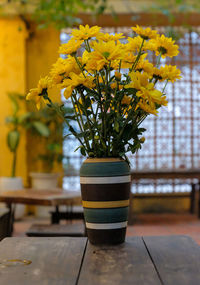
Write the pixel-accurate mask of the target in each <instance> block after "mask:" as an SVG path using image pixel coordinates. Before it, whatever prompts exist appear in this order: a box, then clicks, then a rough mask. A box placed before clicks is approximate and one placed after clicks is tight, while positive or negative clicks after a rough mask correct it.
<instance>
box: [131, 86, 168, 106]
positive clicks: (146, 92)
mask: <svg viewBox="0 0 200 285" xmlns="http://www.w3.org/2000/svg"><path fill="white" fill-rule="evenodd" d="M136 95H137V96H138V97H141V98H142V99H144V100H147V101H148V102H149V103H150V104H151V103H156V104H159V105H163V106H167V103H168V102H167V100H166V96H163V93H162V92H161V91H159V90H157V89H155V88H154V84H153V83H149V84H148V85H147V86H146V87H141V89H140V90H139V91H138V92H137V93H136Z"/></svg>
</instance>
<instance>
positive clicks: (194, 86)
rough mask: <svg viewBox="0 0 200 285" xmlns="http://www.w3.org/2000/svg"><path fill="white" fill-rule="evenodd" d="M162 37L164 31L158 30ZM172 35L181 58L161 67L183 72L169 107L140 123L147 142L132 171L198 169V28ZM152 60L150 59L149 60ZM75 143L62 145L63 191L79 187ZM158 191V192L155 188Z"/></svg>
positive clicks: (171, 90)
mask: <svg viewBox="0 0 200 285" xmlns="http://www.w3.org/2000/svg"><path fill="white" fill-rule="evenodd" d="M104 30H105V31H106V32H110V33H112V32H124V33H126V34H127V32H128V31H130V28H126V27H124V28H122V27H120V28H117V29H115V28H112V29H111V28H108V29H106V28H104ZM159 30H160V31H161V32H162V33H166V31H168V28H167V27H163V28H159ZM173 32H174V33H178V35H181V38H180V39H179V41H178V44H179V47H180V48H179V49H180V54H179V55H178V56H177V57H176V58H175V59H173V60H171V61H170V60H168V61H167V62H165V61H164V60H163V63H168V64H169V63H173V64H175V65H177V67H178V68H180V69H181V71H182V80H180V81H178V82H176V83H175V84H173V86H172V84H168V87H167V89H166V93H167V98H168V101H169V104H168V107H164V108H163V109H162V110H160V114H159V116H158V117H155V116H153V115H151V116H149V117H148V118H147V119H146V120H145V121H144V123H143V127H144V128H146V129H147V131H146V133H145V138H146V141H145V143H144V145H143V148H142V150H140V151H139V152H138V153H137V154H136V155H134V156H130V160H131V166H132V169H140V170H141V169H160V168H165V169H177V168H186V169H190V168H199V167H200V28H195V30H194V29H190V30H187V29H183V28H180V27H179V28H173ZM69 33H70V31H65V32H63V33H62V34H61V41H62V42H66V41H67V40H68V39H69V36H68V34H69ZM152 60H153V58H152ZM76 145H78V143H77V142H76V140H75V139H73V138H72V137H70V138H68V139H67V140H66V141H65V142H64V154H65V155H66V156H67V157H68V158H67V159H66V160H65V161H64V166H65V167H66V175H67V176H68V177H67V178H66V179H65V181H64V187H66V188H71V186H70V185H71V184H73V187H74V186H75V185H76V188H78V187H79V180H78V177H76V176H77V175H78V171H79V168H80V165H81V163H82V161H83V158H82V157H81V156H80V154H79V153H74V152H73V150H74V149H75V147H76ZM69 176H70V177H69ZM187 186H188V185H185V186H184V185H183V188H182V190H181V188H180V186H179V188H178V189H179V190H177V189H175V188H174V187H175V186H173V185H172V184H171V186H169V185H167V186H166V185H165V186H164V187H166V189H161V188H160V187H159V189H158V186H155V184H154V186H153V188H152V186H149V187H150V188H148V187H147V188H146V190H145V189H144V187H143V186H141V187H142V188H140V189H139V188H138V189H137V191H140V192H141V191H143V190H144V191H145V192H149V191H150V192H152V191H159V192H160V191H161V192H162V191H163V192H166V191H187V190H188V191H189V190H190V188H187ZM156 187H157V188H156Z"/></svg>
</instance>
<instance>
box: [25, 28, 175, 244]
mask: <svg viewBox="0 0 200 285" xmlns="http://www.w3.org/2000/svg"><path fill="white" fill-rule="evenodd" d="M132 30H133V32H134V34H133V36H132V37H128V38H125V36H124V35H123V34H122V33H120V34H114V35H111V34H108V33H102V32H101V28H100V27H98V26H94V27H91V28H90V27H89V26H88V25H86V26H80V28H79V29H74V30H72V34H71V39H70V40H69V41H68V43H65V44H62V45H61V46H60V48H59V53H60V54H62V55H64V57H63V58H61V57H59V58H58V60H57V62H56V63H55V64H54V65H53V66H52V68H51V70H50V73H49V75H48V76H46V77H45V78H41V79H40V80H39V83H38V86H37V88H34V89H31V90H30V92H29V94H28V95H27V99H33V100H35V102H36V105H37V107H38V108H40V106H41V102H42V101H43V102H44V103H45V104H47V105H48V106H49V107H50V108H55V109H56V110H57V112H58V114H59V115H60V116H62V117H63V119H64V120H65V122H66V124H67V126H68V128H69V132H70V134H72V135H74V136H75V137H76V138H77V139H78V141H79V143H80V145H79V147H78V148H80V151H81V154H82V155H84V156H87V159H86V160H85V162H84V163H83V165H82V167H81V172H80V175H81V191H82V198H83V207H84V215H85V221H86V228H87V234H88V236H89V239H90V241H91V242H93V243H120V242H123V241H124V237H125V231H126V224H127V211H128V204H129V190H130V172H129V161H128V157H127V153H128V152H130V153H132V154H134V153H135V152H136V151H137V150H138V149H140V148H141V145H142V144H143V143H144V140H145V139H144V137H143V136H142V134H143V132H144V131H145V129H144V128H142V127H141V123H142V122H143V121H144V119H145V118H146V117H147V116H148V115H149V114H153V115H156V116H157V114H158V110H159V109H160V108H161V107H162V106H166V105H167V99H166V94H165V88H166V85H167V83H168V82H169V81H170V82H174V81H175V80H177V79H180V70H179V69H177V68H176V66H172V65H161V64H160V60H161V58H165V57H167V56H169V57H173V56H176V55H177V54H178V46H177V45H176V44H175V43H174V41H173V40H172V39H171V38H167V37H165V36H164V35H159V34H158V33H157V31H156V30H151V29H150V28H146V29H143V28H141V27H139V26H136V27H133V28H132ZM149 53H153V54H155V56H156V57H157V60H156V63H155V64H153V63H152V62H150V61H149V60H148V56H149ZM158 82H163V83H162V84H159V86H162V88H161V89H159V86H157V85H158V84H157V83H158ZM52 86H57V87H58V89H60V90H64V96H65V98H66V99H67V100H71V103H72V105H73V110H74V113H73V114H69V115H68V114H66V113H65V112H63V109H62V106H60V107H58V105H55V104H54V103H53V102H52V100H51V98H50V97H49V95H48V90H49V88H51V87H52ZM72 120H75V121H76V122H77V123H78V128H74V127H73V126H72V125H71V122H72Z"/></svg>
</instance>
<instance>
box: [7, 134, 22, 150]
mask: <svg viewBox="0 0 200 285" xmlns="http://www.w3.org/2000/svg"><path fill="white" fill-rule="evenodd" d="M19 139H20V133H19V131H18V130H13V131H10V132H9V133H8V135H7V144H8V147H9V149H10V151H12V152H15V151H16V150H17V147H18V145H19Z"/></svg>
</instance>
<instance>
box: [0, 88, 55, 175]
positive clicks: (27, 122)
mask: <svg viewBox="0 0 200 285" xmlns="http://www.w3.org/2000/svg"><path fill="white" fill-rule="evenodd" d="M8 97H9V99H10V102H11V107H12V115H10V116H8V117H7V118H6V120H5V121H6V124H7V125H8V126H9V128H10V130H9V132H8V134H7V145H8V148H9V150H10V151H11V152H12V153H13V162H12V170H11V176H12V177H15V175H16V161H17V150H18V146H19V143H20V138H21V133H22V130H23V129H25V130H29V129H30V130H34V131H35V133H36V134H38V135H40V136H44V137H48V136H49V135H50V130H49V128H48V127H47V126H46V125H45V124H44V123H42V122H40V121H39V120H35V119H34V118H33V113H32V112H24V113H22V114H21V107H22V104H24V105H25V102H26V101H25V96H23V95H21V94H18V93H9V94H8ZM24 107H25V106H24Z"/></svg>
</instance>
